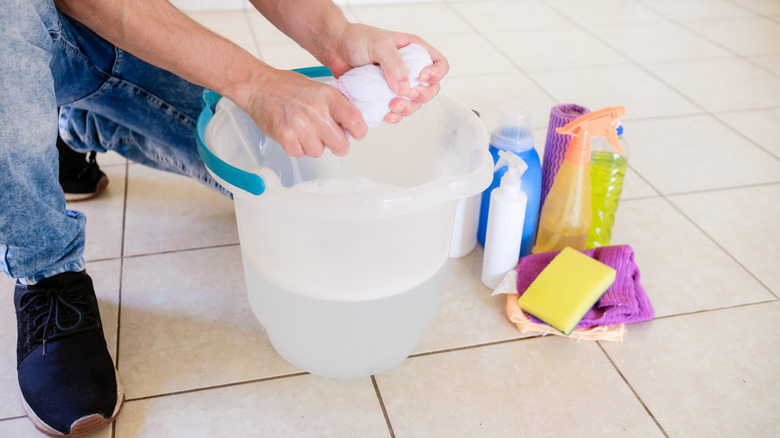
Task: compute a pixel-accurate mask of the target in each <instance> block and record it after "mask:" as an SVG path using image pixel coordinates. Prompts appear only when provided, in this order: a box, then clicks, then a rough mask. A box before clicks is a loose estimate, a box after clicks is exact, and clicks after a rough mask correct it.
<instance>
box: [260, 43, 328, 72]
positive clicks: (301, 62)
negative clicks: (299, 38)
mask: <svg viewBox="0 0 780 438" xmlns="http://www.w3.org/2000/svg"><path fill="white" fill-rule="evenodd" d="M260 59H262V60H263V61H264V62H265V63H267V64H269V65H270V66H272V67H274V68H278V69H284V70H292V69H295V68H305V67H316V66H318V65H321V63H320V62H319V61H317V58H315V57H314V56H312V54H311V53H309V52H307V51H306V50H304V49H303V48H302V47H301V46H299V45H298V44H297V43H295V42H289V43H278V44H263V45H261V46H260Z"/></svg>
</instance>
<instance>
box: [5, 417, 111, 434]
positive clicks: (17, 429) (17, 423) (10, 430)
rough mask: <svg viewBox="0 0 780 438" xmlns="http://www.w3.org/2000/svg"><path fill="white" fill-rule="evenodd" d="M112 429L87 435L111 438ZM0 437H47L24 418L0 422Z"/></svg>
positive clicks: (108, 428)
mask: <svg viewBox="0 0 780 438" xmlns="http://www.w3.org/2000/svg"><path fill="white" fill-rule="evenodd" d="M112 429H113V427H106V428H104V429H102V430H100V431H98V432H95V433H93V434H91V435H89V437H90V438H111V431H112ZM0 436H3V437H13V438H45V437H46V436H47V435H44V434H43V433H41V432H40V431H39V430H38V429H36V428H35V426H33V423H32V422H31V421H30V420H28V419H27V417H25V418H17V419H13V420H7V421H0Z"/></svg>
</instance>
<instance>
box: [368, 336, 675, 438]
mask: <svg viewBox="0 0 780 438" xmlns="http://www.w3.org/2000/svg"><path fill="white" fill-rule="evenodd" d="M376 380H377V384H378V386H379V390H380V392H381V394H382V399H383V400H384V403H385V407H386V409H387V414H388V418H389V420H390V422H391V424H392V426H393V431H394V432H395V436H397V437H415V438H418V437H419V438H426V437H431V438H435V437H453V438H455V437H458V438H460V437H463V438H471V437H503V436H529V437H537V436H600V437H617V436H636V437H661V436H663V435H662V433H661V431H660V430H659V429H658V428H657V427H656V425H655V424H654V423H653V421H652V419H651V418H650V417H649V416H648V415H647V413H646V412H645V410H644V409H643V408H642V405H641V404H640V403H639V401H638V400H637V399H636V398H635V397H634V395H633V394H632V393H631V391H630V389H629V388H628V387H627V386H626V385H625V384H624V382H623V380H622V379H621V378H620V376H619V374H618V373H617V372H615V370H614V369H613V368H612V367H611V366H610V364H609V361H608V360H607V358H606V357H605V356H604V354H603V352H602V351H601V350H600V349H599V347H598V345H597V344H595V343H592V342H580V343H576V342H572V341H570V340H568V339H562V338H558V337H554V336H550V337H545V338H536V339H527V340H523V341H519V342H511V343H506V344H500V345H493V346H487V347H482V348H479V349H467V350H462V351H455V352H449V353H445V354H438V355H432V356H423V357H416V358H412V359H409V360H407V361H406V362H404V363H403V364H401V366H399V367H397V368H395V369H393V370H390V371H389V372H386V373H383V374H380V375H378V376H376Z"/></svg>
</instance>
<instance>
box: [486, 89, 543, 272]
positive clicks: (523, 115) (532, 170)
mask: <svg viewBox="0 0 780 438" xmlns="http://www.w3.org/2000/svg"><path fill="white" fill-rule="evenodd" d="M530 125H531V110H530V109H528V108H527V107H525V106H523V105H521V104H517V103H508V104H504V105H503V106H502V107H501V113H500V116H499V121H498V126H497V127H496V128H495V129H494V130H493V133H492V134H491V135H490V154H491V155H493V162H495V163H497V162H498V159H499V152H500V151H507V152H511V153H513V154H515V155H517V156H519V157H520V158H522V159H523V161H524V162H525V163H526V164H527V165H528V169H527V170H526V172H525V173H523V175H522V180H523V190H524V191H525V193H526V195H527V196H528V202H527V209H526V212H525V218H524V219H523V220H521V221H520V222H518V226H520V225H521V224H523V228H524V230H523V244H522V246H521V247H520V252H519V253H518V257H523V256H526V255H528V254H530V253H531V249H532V248H533V246H534V242H535V241H536V228H537V223H538V221H539V199H540V197H541V188H542V165H541V162H540V161H539V154H538V153H537V152H536V149H534V136H533V134H532V133H531V126H530ZM504 167H506V166H504ZM504 172H506V169H504V168H501V169H499V170H498V171H497V172H495V173H494V174H493V183H492V184H490V187H488V188H487V190H485V191H484V192H483V193H482V206H481V208H480V216H479V227H478V228H477V240H479V243H481V244H482V245H485V238H486V236H487V221H488V217H489V216H490V194H491V192H492V191H493V189H495V188H496V187H498V185H499V183H500V181H501V177H502V176H503V175H504ZM515 261H517V260H515Z"/></svg>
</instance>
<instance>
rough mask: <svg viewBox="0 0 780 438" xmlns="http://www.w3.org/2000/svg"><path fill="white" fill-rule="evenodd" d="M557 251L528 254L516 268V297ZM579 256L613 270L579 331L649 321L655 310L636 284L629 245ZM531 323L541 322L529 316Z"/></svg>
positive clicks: (634, 265) (631, 250) (580, 323)
mask: <svg viewBox="0 0 780 438" xmlns="http://www.w3.org/2000/svg"><path fill="white" fill-rule="evenodd" d="M559 252H560V251H552V252H543V253H540V254H531V255H528V256H525V257H523V258H521V259H520V262H519V263H518V265H517V295H518V296H522V295H523V293H524V292H525V291H526V289H528V286H530V285H531V283H532V282H533V281H534V279H536V277H537V276H538V275H539V273H540V272H542V269H544V268H545V267H546V266H547V265H548V264H549V263H550V262H551V261H552V259H553V258H555V256H556V255H558V253H559ZM580 252H581V253H583V254H585V255H587V256H589V257H591V258H594V259H596V260H598V261H600V262H601V263H604V264H605V265H607V266H609V267H611V268H613V269H615V271H616V274H615V282H614V283H612V286H610V287H609V289H607V291H606V292H604V295H602V296H601V298H599V300H598V301H597V302H596V304H595V305H594V306H593V307H592V308H591V309H590V310H589V311H588V312H587V313H586V314H585V316H584V317H583V318H582V320H581V321H580V322H579V324H577V327H576V328H578V329H581V328H590V327H596V326H602V325H613V324H628V323H635V322H642V321H648V320H650V319H653V317H654V316H655V310H653V306H652V305H651V304H650V299H649V298H648V297H647V294H646V293H645V289H644V288H643V287H642V285H641V284H640V283H639V266H637V264H636V262H634V250H633V248H631V246H629V245H616V246H603V247H599V248H593V249H589V250H586V251H580ZM528 318H529V319H530V320H532V321H534V322H537V323H541V324H544V323H543V322H542V321H540V320H538V319H536V318H534V317H533V316H531V315H528Z"/></svg>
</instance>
